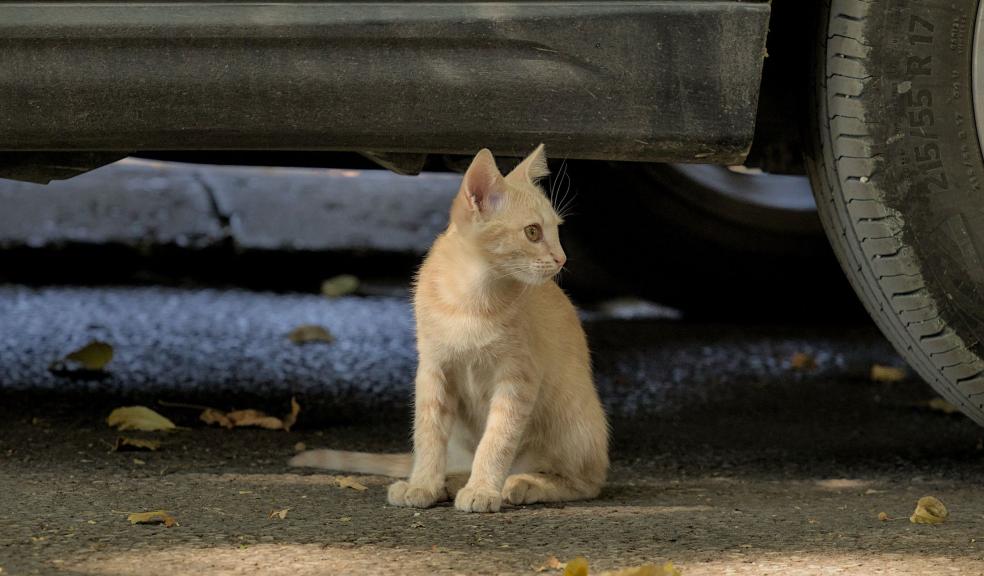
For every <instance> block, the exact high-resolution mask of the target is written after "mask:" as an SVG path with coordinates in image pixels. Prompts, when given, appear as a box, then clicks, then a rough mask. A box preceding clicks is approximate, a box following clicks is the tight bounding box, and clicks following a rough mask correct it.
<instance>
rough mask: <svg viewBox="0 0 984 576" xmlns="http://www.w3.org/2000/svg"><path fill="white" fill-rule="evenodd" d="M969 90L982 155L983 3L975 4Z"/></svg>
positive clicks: (983, 122)
mask: <svg viewBox="0 0 984 576" xmlns="http://www.w3.org/2000/svg"><path fill="white" fill-rule="evenodd" d="M971 74H972V76H973V77H972V79H971V86H972V88H971V90H972V94H973V97H974V118H975V119H976V121H977V139H978V141H979V142H980V145H981V154H982V155H984V2H978V4H977V25H976V26H975V27H974V61H973V70H972V71H971Z"/></svg>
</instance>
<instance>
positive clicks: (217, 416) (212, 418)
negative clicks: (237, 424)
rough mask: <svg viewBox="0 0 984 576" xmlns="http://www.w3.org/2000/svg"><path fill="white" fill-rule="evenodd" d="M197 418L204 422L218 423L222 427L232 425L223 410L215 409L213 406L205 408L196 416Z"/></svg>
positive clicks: (230, 426)
mask: <svg viewBox="0 0 984 576" xmlns="http://www.w3.org/2000/svg"><path fill="white" fill-rule="evenodd" d="M198 419H199V420H201V421H202V422H204V423H206V424H218V425H219V426H222V427H223V428H232V427H233V424H232V421H231V420H229V419H228V418H227V417H226V415H225V412H222V411H220V410H216V409H215V408H206V409H205V410H203V411H202V413H201V415H200V416H198Z"/></svg>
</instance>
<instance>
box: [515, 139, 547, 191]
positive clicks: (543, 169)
mask: <svg viewBox="0 0 984 576" xmlns="http://www.w3.org/2000/svg"><path fill="white" fill-rule="evenodd" d="M549 174H550V169H549V168H547V153H546V150H544V147H543V144H540V145H539V146H537V147H536V150H534V151H533V152H531V153H530V155H529V156H527V157H526V158H525V159H524V160H523V161H522V162H520V163H519V164H518V165H517V166H516V167H515V168H513V170H512V172H510V173H509V175H508V176H506V178H508V179H510V180H517V179H518V180H520V181H526V182H529V183H530V184H536V181H537V180H539V179H540V178H543V177H545V176H547V175H549Z"/></svg>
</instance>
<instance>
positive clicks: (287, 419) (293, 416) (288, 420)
mask: <svg viewBox="0 0 984 576" xmlns="http://www.w3.org/2000/svg"><path fill="white" fill-rule="evenodd" d="M300 413H301V405H300V404H298V403H297V400H295V399H294V398H293V397H291V399H290V414H288V415H286V416H284V430H286V431H288V432H290V429H291V427H292V426H293V425H294V424H295V423H297V415H298V414H300Z"/></svg>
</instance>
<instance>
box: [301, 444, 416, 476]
mask: <svg viewBox="0 0 984 576" xmlns="http://www.w3.org/2000/svg"><path fill="white" fill-rule="evenodd" d="M288 464H289V465H291V466H303V467H308V468H325V469H328V470H337V471H339V472H356V473H358V474H379V475H381V476H391V477H393V478H406V477H407V476H409V475H410V469H411V468H412V467H413V455H412V454H373V453H370V452H347V451H345V450H306V451H304V452H301V453H300V454H298V455H296V456H294V457H293V458H291V459H290V462H288Z"/></svg>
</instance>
